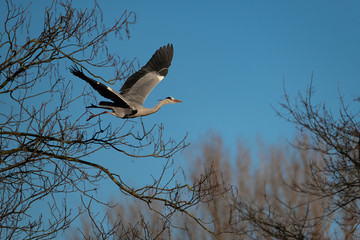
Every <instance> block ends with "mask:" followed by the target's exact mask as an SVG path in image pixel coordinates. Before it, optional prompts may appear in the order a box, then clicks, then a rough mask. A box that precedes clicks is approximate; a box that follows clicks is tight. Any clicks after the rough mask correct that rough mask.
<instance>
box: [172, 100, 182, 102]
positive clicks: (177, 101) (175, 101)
mask: <svg viewBox="0 0 360 240" xmlns="http://www.w3.org/2000/svg"><path fill="white" fill-rule="evenodd" d="M174 102H182V101H181V100H177V99H174Z"/></svg>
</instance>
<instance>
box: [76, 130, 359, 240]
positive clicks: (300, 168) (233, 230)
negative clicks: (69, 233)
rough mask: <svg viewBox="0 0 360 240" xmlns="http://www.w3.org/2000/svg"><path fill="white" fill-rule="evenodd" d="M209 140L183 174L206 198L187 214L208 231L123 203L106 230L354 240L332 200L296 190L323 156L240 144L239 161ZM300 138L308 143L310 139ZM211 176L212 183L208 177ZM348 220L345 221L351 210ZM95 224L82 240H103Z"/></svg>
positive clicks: (191, 155) (134, 235)
mask: <svg viewBox="0 0 360 240" xmlns="http://www.w3.org/2000/svg"><path fill="white" fill-rule="evenodd" d="M207 139H208V140H207V141H205V142H203V143H201V145H200V146H198V147H197V148H192V150H190V152H188V156H187V158H188V160H189V163H190V164H189V166H188V168H185V169H184V172H185V176H187V179H188V181H189V185H191V184H193V183H198V185H199V192H200V194H199V195H201V196H202V197H201V198H200V199H199V200H200V201H198V202H197V203H196V204H195V205H194V206H192V207H191V208H189V209H188V210H189V211H190V212H191V214H192V215H193V216H197V218H198V219H201V222H202V223H203V224H204V225H205V227H206V228H204V227H202V226H201V225H199V224H197V223H196V221H192V220H193V219H191V218H189V215H187V214H181V213H179V212H178V213H177V214H173V215H171V218H159V217H158V216H159V215H158V214H155V213H154V212H151V211H149V209H148V208H146V207H145V205H144V203H141V202H140V201H135V202H124V201H122V202H119V203H118V205H117V207H116V208H115V209H116V211H112V212H111V213H110V212H109V213H107V218H106V219H105V218H104V221H107V224H105V225H107V226H108V228H109V229H111V230H113V235H112V236H115V238H121V237H123V236H127V237H129V236H131V237H129V239H330V238H332V237H333V236H334V238H339V237H341V238H346V237H348V236H352V235H351V234H352V233H351V229H352V226H353V225H351V224H347V225H346V227H344V226H342V225H339V224H333V220H334V218H333V216H329V215H327V208H328V206H330V204H331V201H330V200H331V199H330V198H321V199H318V198H317V197H316V196H308V195H306V194H303V193H301V192H299V191H297V190H296V189H293V188H292V184H293V183H296V184H298V185H300V184H301V183H303V182H306V181H308V179H311V177H312V175H311V174H312V173H311V171H310V170H311V165H310V164H309V161H308V160H309V159H313V160H319V161H320V160H321V155H320V154H319V153H317V152H316V151H313V150H310V149H294V148H292V147H291V146H289V145H288V144H287V143H286V142H285V143H284V142H283V143H281V144H279V145H271V146H265V145H264V144H259V149H260V153H259V154H257V155H254V154H251V151H250V150H249V149H248V148H246V147H245V145H244V144H242V143H239V145H238V154H237V157H236V159H235V161H234V159H231V158H230V156H229V155H228V150H227V149H226V147H225V146H224V145H223V143H222V139H221V137H219V136H211V137H208V138H207ZM299 139H301V140H302V141H303V142H307V138H306V136H304V137H302V138H299ZM254 156H257V158H254ZM252 163H260V164H258V165H253V164H252ZM204 176H207V177H206V178H202V177H204ZM200 179H202V180H200ZM199 180H200V181H199ZM184 181H185V180H184ZM191 182H192V183H191ZM200 188H201V189H200ZM154 207H156V209H157V211H159V212H166V211H165V210H164V209H163V208H162V206H161V205H160V206H154ZM342 213H343V214H346V211H342ZM324 216H326V217H324ZM90 223H91V224H90ZM95 225H96V224H95V223H93V222H92V221H91V220H89V219H87V220H86V221H83V226H82V227H81V228H80V229H81V230H80V232H82V235H80V237H79V234H76V233H75V236H78V237H79V238H83V237H85V238H87V239H91V238H102V237H101V236H100V235H99V233H100V232H101V231H99V230H98V229H99V227H96V226H95Z"/></svg>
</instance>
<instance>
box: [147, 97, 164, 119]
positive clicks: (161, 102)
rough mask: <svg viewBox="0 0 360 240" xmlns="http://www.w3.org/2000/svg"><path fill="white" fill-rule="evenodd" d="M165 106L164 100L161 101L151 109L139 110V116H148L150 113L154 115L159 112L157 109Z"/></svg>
mask: <svg viewBox="0 0 360 240" xmlns="http://www.w3.org/2000/svg"><path fill="white" fill-rule="evenodd" d="M165 104H167V103H166V102H165V101H164V100H161V101H160V102H159V103H158V104H156V106H155V107H153V108H143V109H141V115H142V116H145V115H149V114H152V113H155V112H157V111H159V109H160V108H161V106H163V105H165Z"/></svg>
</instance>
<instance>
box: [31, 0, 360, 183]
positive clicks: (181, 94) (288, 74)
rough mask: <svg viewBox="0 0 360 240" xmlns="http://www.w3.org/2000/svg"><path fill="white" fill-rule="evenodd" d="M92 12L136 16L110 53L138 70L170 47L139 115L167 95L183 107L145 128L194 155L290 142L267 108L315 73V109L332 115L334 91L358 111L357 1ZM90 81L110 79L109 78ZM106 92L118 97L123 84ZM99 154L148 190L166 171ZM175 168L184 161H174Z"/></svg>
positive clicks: (165, 5)
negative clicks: (198, 150) (203, 146)
mask: <svg viewBox="0 0 360 240" xmlns="http://www.w3.org/2000/svg"><path fill="white" fill-rule="evenodd" d="M34 4H39V3H38V2H36V3H35V2H34ZM77 4H79V3H78V2H75V3H74V6H79V7H81V8H85V7H87V6H86V5H83V3H81V5H80V4H79V5H77ZM99 5H100V6H101V8H102V10H103V13H104V20H105V23H108V24H109V25H110V24H112V23H113V22H114V21H115V19H117V18H119V17H120V16H121V15H122V13H123V12H124V10H127V11H134V12H135V13H136V16H137V17H136V24H135V25H131V26H130V34H131V37H130V39H127V38H126V37H125V35H124V39H123V40H119V39H115V38H110V41H109V43H108V47H109V48H110V49H111V50H113V51H114V52H116V53H117V54H118V55H120V56H122V57H124V58H128V59H130V60H132V59H134V58H135V57H137V58H138V60H139V63H140V65H141V66H142V65H144V64H145V63H146V62H147V61H148V60H149V59H150V57H151V56H152V54H153V53H154V52H155V51H156V50H157V49H158V48H159V47H161V46H163V45H166V44H167V43H173V44H174V49H175V53H174V58H173V61H172V65H171V67H170V70H169V73H168V75H167V77H166V78H165V79H164V80H163V81H162V82H161V83H160V84H159V85H158V86H157V87H156V88H155V89H154V90H153V91H152V92H151V94H150V95H149V97H148V99H147V100H146V102H145V106H147V107H152V106H154V105H155V104H156V103H157V100H159V99H163V98H165V97H168V96H173V97H175V98H177V99H180V100H182V101H183V103H179V104H174V105H166V106H164V107H163V108H162V109H160V111H159V112H157V113H156V114H153V115H150V116H147V117H145V118H143V120H144V123H145V124H146V126H148V127H151V126H152V125H153V124H154V123H158V124H160V123H163V124H164V127H165V132H164V134H165V136H166V137H172V138H174V139H178V140H180V139H182V137H183V136H185V134H186V133H188V134H189V136H188V139H187V141H188V142H189V143H192V145H193V146H195V145H197V144H196V143H198V142H201V141H204V140H206V139H207V137H208V133H209V132H216V133H219V134H220V135H221V136H222V137H223V138H224V142H225V144H226V145H227V146H228V147H229V149H230V152H232V153H235V148H236V145H237V142H238V140H239V139H240V140H242V141H245V142H246V143H247V144H248V145H249V147H251V146H252V145H256V140H257V138H258V137H261V138H262V139H263V140H264V141H265V142H266V143H277V142H278V141H279V140H280V139H290V140H291V139H292V137H293V136H294V134H295V132H296V131H295V128H294V125H292V124H290V123H287V122H286V121H285V120H283V119H280V118H279V117H278V116H276V114H275V111H274V109H273V108H272V106H274V107H278V106H279V105H278V102H279V101H281V99H282V96H283V86H284V85H285V88H286V90H287V92H288V93H289V94H290V95H291V96H293V97H295V96H296V94H297V93H298V92H299V91H300V92H302V93H305V90H306V87H307V86H308V85H309V83H310V79H311V74H312V72H314V79H313V85H314V89H315V90H316V95H315V99H316V100H318V101H325V102H326V103H327V106H328V107H330V108H332V109H334V110H335V111H336V109H337V108H338V106H339V102H338V98H339V94H338V90H339V89H340V91H341V93H342V94H343V95H345V100H347V101H348V102H350V103H351V104H353V105H354V106H355V107H356V108H357V107H358V105H357V104H358V103H353V101H352V99H353V98H354V96H356V95H357V94H359V90H360V47H359V43H360V27H359V22H360V2H358V1H222V2H220V1H181V2H180V1H101V2H99ZM34 6H35V5H34ZM91 6H92V5H89V6H88V7H91ZM35 7H38V6H35ZM33 17H34V21H41V20H42V18H43V17H42V16H41V15H36V16H33ZM36 17H39V19H38V20H36ZM68 64H71V63H68ZM68 66H69V65H67V66H63V67H64V75H65V77H67V78H69V81H73V83H74V84H75V86H79V88H80V87H83V86H84V82H82V81H81V80H79V81H77V79H76V78H74V77H73V76H71V75H70V74H69V73H66V72H67V69H66V68H67V67H68ZM94 73H95V74H97V75H103V76H109V77H111V76H110V75H108V70H106V71H105V70H102V69H94ZM112 87H113V88H114V89H120V87H121V84H119V83H118V84H117V85H116V86H112ZM75 89H76V88H75ZM98 100H99V101H100V100H102V97H101V96H98ZM76 111H78V112H82V111H85V108H83V107H82V106H80V107H79V109H76ZM101 119H102V121H103V122H104V124H106V123H109V122H110V123H112V124H113V125H114V126H117V125H119V126H120V125H121V124H122V122H123V121H124V120H122V119H119V118H115V117H113V116H111V115H103V116H102V117H101ZM136 121H137V122H138V123H139V120H136ZM101 154H104V153H101ZM105 154H106V156H108V157H107V159H108V161H109V166H114V163H116V164H115V165H117V163H118V162H119V161H120V162H121V163H119V164H120V167H119V171H121V174H125V175H127V174H130V176H133V174H134V173H137V174H139V171H143V172H141V173H140V175H141V176H144V177H145V180H144V181H145V182H146V181H147V179H149V178H150V175H151V174H154V173H156V172H157V171H160V170H161V166H162V164H163V162H161V161H159V160H153V159H141V160H134V159H126V158H124V157H123V156H119V155H117V154H114V153H112V152H109V151H107V152H106V153H105ZM101 156H103V155H101ZM119 158H120V159H119ZM175 159H178V160H177V161H178V162H182V161H183V158H182V155H181V154H179V155H177V156H176V158H175ZM130 178H131V177H130ZM137 180H138V179H137ZM137 180H134V181H137ZM130 181H133V180H131V179H130Z"/></svg>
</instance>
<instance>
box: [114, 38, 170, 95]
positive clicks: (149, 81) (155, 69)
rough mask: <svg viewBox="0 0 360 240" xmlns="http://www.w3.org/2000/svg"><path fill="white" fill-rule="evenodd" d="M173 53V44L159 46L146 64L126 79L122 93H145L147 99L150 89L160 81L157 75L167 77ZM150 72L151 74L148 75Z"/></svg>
mask: <svg viewBox="0 0 360 240" xmlns="http://www.w3.org/2000/svg"><path fill="white" fill-rule="evenodd" d="M173 55H174V47H173V45H172V44H168V45H167V46H163V47H161V48H159V49H158V50H157V51H156V52H155V53H154V55H153V56H152V57H151V59H150V60H149V61H148V63H147V64H146V65H145V66H143V67H142V68H141V69H140V70H139V71H137V72H136V73H134V74H133V75H131V76H130V77H129V78H128V79H127V80H126V82H125V83H124V85H123V87H122V88H121V90H120V91H121V94H122V95H127V94H128V95H134V94H143V96H142V98H143V100H145V98H146V97H147V95H148V94H149V93H150V91H151V90H152V89H153V88H154V87H155V86H156V84H158V83H159V82H160V79H159V78H158V77H157V76H163V77H165V76H166V75H167V73H168V69H169V67H170V65H171V60H172V58H173ZM148 74H150V75H149V76H146V75H148ZM139 81H143V82H144V84H146V86H145V85H144V84H141V83H138V82H139ZM139 87H141V89H139ZM144 88H146V89H144ZM139 90H140V92H139ZM144 95H145V96H144ZM130 97H131V96H130Z"/></svg>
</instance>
